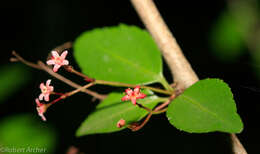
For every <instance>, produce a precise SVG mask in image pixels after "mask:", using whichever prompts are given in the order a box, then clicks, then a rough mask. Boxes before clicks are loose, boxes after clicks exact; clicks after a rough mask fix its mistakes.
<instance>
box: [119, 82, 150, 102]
mask: <svg viewBox="0 0 260 154" xmlns="http://www.w3.org/2000/svg"><path fill="white" fill-rule="evenodd" d="M125 93H126V95H125V96H124V97H123V98H122V99H121V100H122V101H128V100H131V102H132V103H133V104H134V105H136V100H137V99H143V98H145V97H146V95H145V94H143V93H141V92H140V86H136V87H135V88H134V90H132V89H130V88H128V89H126V90H125Z"/></svg>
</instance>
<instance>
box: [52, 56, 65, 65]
mask: <svg viewBox="0 0 260 154" xmlns="http://www.w3.org/2000/svg"><path fill="white" fill-rule="evenodd" d="M54 60H55V62H56V63H57V64H61V63H62V61H63V59H62V58H60V57H57V58H55V59H54Z"/></svg>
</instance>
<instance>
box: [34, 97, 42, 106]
mask: <svg viewBox="0 0 260 154" xmlns="http://www.w3.org/2000/svg"><path fill="white" fill-rule="evenodd" d="M35 102H36V104H37V106H41V102H40V101H39V99H38V98H36V99H35Z"/></svg>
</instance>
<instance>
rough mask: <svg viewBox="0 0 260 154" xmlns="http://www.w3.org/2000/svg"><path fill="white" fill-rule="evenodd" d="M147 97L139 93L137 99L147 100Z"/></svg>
mask: <svg viewBox="0 0 260 154" xmlns="http://www.w3.org/2000/svg"><path fill="white" fill-rule="evenodd" d="M145 97H146V95H145V94H143V93H139V94H138V96H137V97H136V98H137V99H143V98H145Z"/></svg>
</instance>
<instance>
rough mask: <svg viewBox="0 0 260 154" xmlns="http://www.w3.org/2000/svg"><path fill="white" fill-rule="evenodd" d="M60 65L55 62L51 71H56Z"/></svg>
mask: <svg viewBox="0 0 260 154" xmlns="http://www.w3.org/2000/svg"><path fill="white" fill-rule="evenodd" d="M60 67H61V65H58V64H55V65H54V67H53V72H57V71H58V69H59V68H60Z"/></svg>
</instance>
